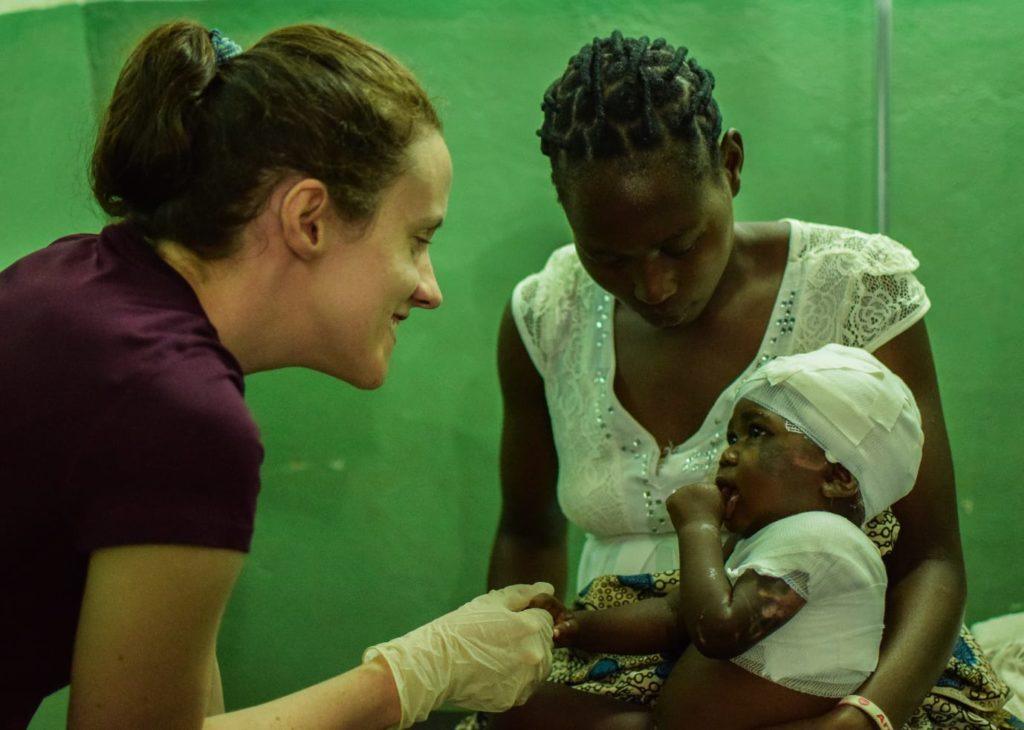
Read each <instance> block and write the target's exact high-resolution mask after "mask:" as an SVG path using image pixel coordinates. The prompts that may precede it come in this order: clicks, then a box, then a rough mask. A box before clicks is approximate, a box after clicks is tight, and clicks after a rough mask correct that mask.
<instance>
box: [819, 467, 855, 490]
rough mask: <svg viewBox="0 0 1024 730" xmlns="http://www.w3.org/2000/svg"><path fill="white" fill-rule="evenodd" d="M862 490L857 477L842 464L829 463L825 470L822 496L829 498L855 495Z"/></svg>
mask: <svg viewBox="0 0 1024 730" xmlns="http://www.w3.org/2000/svg"><path fill="white" fill-rule="evenodd" d="M859 491H860V484H858V483H857V477H855V476H854V475H853V474H851V473H850V472H849V470H848V469H847V468H846V467H845V466H843V465H842V464H832V463H829V465H828V467H827V468H826V470H825V481H824V482H822V485H821V494H822V496H824V497H826V498H828V499H845V498H847V497H853V496H855V495H856V494H857V493H858V492H859Z"/></svg>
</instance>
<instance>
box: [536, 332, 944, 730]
mask: <svg viewBox="0 0 1024 730" xmlns="http://www.w3.org/2000/svg"><path fill="white" fill-rule="evenodd" d="M737 398H738V400H737V403H736V407H735V410H734V411H733V415H732V418H731V420H730V421H729V431H728V444H729V445H728V447H727V448H726V449H725V451H724V452H723V453H722V455H721V458H720V460H719V468H718V473H717V476H716V478H715V482H714V484H694V485H689V486H686V487H683V488H681V489H680V490H678V491H677V492H676V493H675V494H674V495H673V496H672V497H671V498H670V499H669V500H668V501H667V504H666V506H667V508H668V512H669V515H670V516H671V518H672V522H673V524H674V526H675V529H676V532H677V534H678V538H679V554H680V567H679V574H678V579H677V580H676V577H675V576H674V575H672V574H659V575H656V576H650V575H642V576H619V577H617V578H615V580H616V581H618V583H619V585H627V586H630V587H631V588H635V589H636V591H637V593H638V594H639V597H641V598H646V597H647V596H652V597H650V598H649V599H648V600H640V601H638V602H636V603H632V604H631V605H616V603H617V602H618V601H617V600H616V599H615V598H614V591H612V592H609V591H608V590H607V585H598V583H599V582H600V581H603V580H605V579H603V578H601V579H598V580H597V581H595V582H594V584H591V585H590V586H588V587H587V589H585V590H584V591H583V593H582V594H581V599H580V600H581V604H582V605H584V606H589V607H593V606H595V605H597V606H612V607H610V608H605V609H604V610H588V611H575V612H570V611H566V610H565V609H564V607H562V606H561V604H560V603H558V602H557V601H555V600H554V599H550V600H548V601H547V602H546V606H545V607H547V608H548V609H549V610H551V611H552V613H553V614H554V615H555V620H556V626H555V633H556V643H557V644H559V645H561V646H565V647H572V651H571V652H570V653H569V655H568V658H567V659H563V661H562V662H561V666H560V667H556V671H555V673H554V675H553V679H554V680H556V681H558V680H561V681H564V682H567V683H569V684H573V685H576V686H577V688H579V689H584V690H590V691H594V689H593V687H588V686H587V684H588V682H590V683H591V684H592V683H593V682H595V681H596V682H600V681H601V680H602V679H604V678H605V677H606V676H607V675H609V674H617V675H619V676H618V679H617V680H616V681H617V685H616V689H614V690H612V691H608V692H604V693H605V694H610V695H612V696H616V697H619V698H621V699H630V700H633V701H640V702H643V701H646V700H651V699H653V695H652V694H651V693H654V692H656V691H657V689H658V686H659V685H660V684H661V680H662V679H664V686H663V687H661V691H660V696H659V697H658V699H657V703H656V707H655V718H656V722H657V726H658V727H659V728H674V727H680V728H681V727H698V728H704V727H708V728H710V727H714V728H723V729H727V728H747V727H763V726H766V725H771V724H775V723H782V722H787V721H792V720H797V719H801V718H807V717H813V716H816V715H819V714H822V713H824V712H827V711H828V709H829V708H830V707H832V706H833V705H834V704H835V703H836V702H837V701H838V700H839V699H840V698H845V699H844V700H843V701H844V702H848V703H856V704H858V706H860V707H861V709H864V710H865V711H866V712H868V714H871V715H872V716H873V717H874V718H875V723H876V724H877V725H878V726H879V727H886V726H887V725H886V723H888V720H887V719H886V718H885V716H884V713H883V712H882V711H881V710H879V709H878V708H877V707H875V706H873V705H871V703H869V702H868V701H866V700H863V699H862V698H858V697H856V696H853V697H848V695H851V693H853V692H855V691H856V689H857V688H858V687H859V686H860V685H861V684H862V683H863V682H864V680H865V679H867V677H868V676H869V675H870V673H871V672H872V671H873V670H874V669H875V666H876V664H877V662H878V650H879V644H880V641H881V637H882V627H883V613H884V606H885V589H886V573H885V567H884V566H883V564H882V560H881V558H880V556H879V552H878V549H877V548H876V547H875V546H874V544H873V543H872V542H871V540H870V539H869V538H868V537H867V536H866V535H865V534H864V533H863V532H862V531H861V526H862V525H864V524H865V523H866V522H867V521H868V520H870V519H871V518H873V517H875V516H876V515H878V514H879V513H881V512H882V511H883V510H885V509H886V508H887V507H888V506H889V505H891V504H892V503H894V502H896V501H898V500H899V499H901V498H902V497H904V496H905V495H906V494H907V493H908V492H909V491H910V490H911V488H912V487H913V484H914V481H915V479H916V477H917V471H918V467H919V464H920V460H921V448H922V444H923V440H924V439H923V434H922V430H921V417H920V413H919V412H918V409H917V406H916V404H915V402H914V398H913V396H912V394H911V393H910V390H909V389H908V388H907V386H906V385H905V384H904V383H903V381H902V380H900V379H899V378H898V377H897V376H896V375H894V374H893V373H892V372H891V371H889V370H888V369H887V368H886V367H885V366H884V365H883V364H882V363H881V362H879V361H878V360H877V359H876V358H874V357H873V356H872V355H870V354H868V353H867V352H865V351H863V350H859V349H854V348H849V347H844V346H841V345H828V346H826V347H823V348H821V349H820V350H817V351H815V352H812V353H807V354H802V355H793V356H788V357H781V358H778V359H776V360H774V361H772V362H770V363H768V364H766V365H765V366H763V367H762V368H760V369H759V370H758V371H756V372H755V373H754V374H753V375H751V376H750V377H749V378H748V379H747V380H746V381H745V382H743V383H742V385H741V386H740V388H739V390H738V394H737ZM723 525H724V527H725V528H726V529H727V530H728V531H729V532H730V533H732V534H733V537H732V538H731V539H729V540H728V541H727V542H726V546H725V548H724V549H723V545H722V541H721V536H720V530H721V528H722V526H723ZM676 582H678V585H676ZM602 591H603V592H604V594H605V595H604V597H603V598H602V597H601V596H595V595H594V594H595V593H600V592H602ZM645 594H646V595H645ZM581 650H582V651H581ZM586 652H602V653H615V654H632V655H635V654H656V653H660V654H662V655H664V658H665V661H664V662H663V663H662V665H661V666H659V667H655V668H654V671H653V672H652V673H650V674H648V675H644V674H643V673H642V672H633V671H631V667H630V666H629V664H628V657H615V658H612V657H598V659H597V660H596V661H594V655H588V654H587V653H586ZM676 657H678V659H676ZM574 663H575V664H574ZM574 666H575V668H576V669H579V668H580V667H581V666H583V667H585V668H586V672H585V675H583V676H579V673H578V672H577V676H576V680H575V681H574V680H573V671H574V669H573V668H574ZM666 677H667V678H666ZM596 691H601V690H596ZM648 691H650V693H649V692H648ZM645 693H646V696H645Z"/></svg>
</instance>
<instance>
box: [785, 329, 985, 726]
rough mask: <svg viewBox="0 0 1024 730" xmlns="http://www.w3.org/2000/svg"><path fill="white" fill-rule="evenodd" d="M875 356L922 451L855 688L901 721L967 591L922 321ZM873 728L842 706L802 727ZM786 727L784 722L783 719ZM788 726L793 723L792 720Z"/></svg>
mask: <svg viewBox="0 0 1024 730" xmlns="http://www.w3.org/2000/svg"><path fill="white" fill-rule="evenodd" d="M875 356H876V357H878V359H879V360H881V361H882V362H884V363H885V364H886V365H888V366H889V368H890V369H891V370H892V371H893V372H894V373H896V374H897V375H899V376H900V377H901V378H903V380H904V381H905V382H906V384H907V385H908V386H909V387H910V390H911V391H912V392H913V393H914V397H915V398H916V399H917V405H918V408H919V409H920V410H921V419H922V424H923V426H924V455H923V457H922V460H921V470H920V472H919V473H918V477H917V483H916V484H915V485H914V489H913V491H911V492H910V494H909V495H907V496H906V497H904V498H903V499H902V500H900V501H899V502H897V503H896V505H895V507H894V511H895V513H896V516H897V517H898V518H899V521H900V525H901V530H900V537H899V542H898V543H897V544H896V548H895V549H894V550H893V552H892V554H891V555H890V556H889V558H888V559H887V561H886V567H887V568H888V572H889V591H888V594H887V601H886V609H885V610H886V613H885V623H886V630H885V636H884V637H883V640H882V651H881V656H880V657H879V661H878V668H877V669H876V670H875V672H874V674H872V675H871V677H870V678H869V679H868V681H867V682H866V683H865V684H864V685H863V686H862V687H861V688H860V690H859V693H860V694H862V695H864V696H865V697H867V698H869V699H871V700H873V701H874V702H875V704H877V705H878V706H879V707H881V708H882V709H883V710H884V711H885V712H886V713H887V714H888V715H889V718H890V719H891V720H892V723H893V725H894V726H896V727H902V726H903V724H904V723H905V722H906V721H907V720H908V719H909V718H910V716H911V715H912V714H913V713H914V711H915V710H916V709H917V708H918V706H920V704H921V702H922V701H923V699H924V697H925V695H927V694H928V692H929V690H931V688H932V686H933V685H934V684H935V681H936V680H937V679H938V678H939V675H941V674H942V671H943V668H944V667H945V666H946V662H947V660H948V659H949V656H950V654H951V653H952V649H953V645H954V643H955V642H956V638H957V636H958V634H959V631H960V625H961V622H962V621H963V612H964V603H965V601H966V597H967V581H966V577H965V573H964V562H963V552H962V549H961V545H960V531H959V527H958V524H957V502H956V487H955V484H954V481H953V462H952V458H951V456H950V451H949V439H948V437H947V435H946V424H945V421H944V420H943V416H942V404H941V402H940V399H939V386H938V382H937V379H936V376H935V365H934V362H933V359H932V350H931V344H930V343H929V341H928V332H927V329H926V328H925V324H924V322H923V321H921V322H918V323H917V324H915V325H914V326H912V327H911V328H910V329H908V330H907V331H906V332H904V333H903V334H901V335H899V336H898V337H896V338H895V339H893V340H891V341H889V342H887V343H886V344H885V345H883V346H882V347H880V348H878V350H876V351H875ZM812 726H813V727H815V728H828V729H831V728H835V729H836V730H838V729H839V728H865V730H866V729H867V728H873V727H874V725H873V724H872V723H871V722H870V720H869V719H868V718H867V716H866V715H864V714H863V713H861V712H860V711H859V710H857V709H854V708H850V707H843V708H841V709H836V710H834V711H833V712H831V713H830V714H829V715H828V716H827V719H826V718H818V719H815V720H814V722H813V724H812V725H808V727H812ZM785 727H786V728H787V729H788V728H790V726H789V725H787V726H785ZM792 727H793V729H794V730H795V728H796V727H800V726H799V725H793V726H792Z"/></svg>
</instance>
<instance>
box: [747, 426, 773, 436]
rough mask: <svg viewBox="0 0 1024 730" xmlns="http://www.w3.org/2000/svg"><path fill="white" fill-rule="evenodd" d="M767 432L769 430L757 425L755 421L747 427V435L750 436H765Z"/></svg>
mask: <svg viewBox="0 0 1024 730" xmlns="http://www.w3.org/2000/svg"><path fill="white" fill-rule="evenodd" d="M768 433H769V431H768V429H767V428H765V427H764V426H759V425H757V424H756V423H752V424H750V426H749V427H748V429H747V435H749V436H750V438H757V437H758V436H765V435H767V434H768Z"/></svg>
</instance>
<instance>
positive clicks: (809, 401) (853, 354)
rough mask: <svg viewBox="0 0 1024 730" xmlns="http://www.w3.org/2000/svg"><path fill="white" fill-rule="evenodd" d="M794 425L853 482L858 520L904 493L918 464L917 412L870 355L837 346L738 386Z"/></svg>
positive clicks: (781, 362)
mask: <svg viewBox="0 0 1024 730" xmlns="http://www.w3.org/2000/svg"><path fill="white" fill-rule="evenodd" d="M736 398H737V400H738V399H740V398H747V399H749V400H752V401H754V402H755V403H757V404H758V405H761V406H763V407H764V408H767V409H768V410H769V411H771V412H772V413H775V414H777V415H779V416H781V417H782V418H784V419H785V420H786V421H789V422H790V423H792V424H793V425H794V426H796V427H797V428H798V429H799V430H800V432H802V433H804V434H806V435H807V436H808V437H809V438H810V439H811V440H812V441H814V442H815V443H816V444H818V445H819V446H820V447H821V448H822V449H824V451H825V457H826V458H827V459H828V460H829V461H831V462H833V463H838V464H842V465H843V466H844V467H846V468H847V469H848V470H849V471H850V473H851V474H853V476H855V477H857V481H858V483H859V484H860V492H861V498H862V499H863V500H864V521H865V522H867V521H868V520H870V519H872V518H873V517H875V516H876V515H878V514H879V513H880V512H882V511H883V510H884V509H886V508H887V507H888V506H889V505H891V504H893V503H894V502H896V501H898V500H900V499H902V498H903V497H904V496H906V495H907V494H908V493H909V492H910V490H911V488H913V486H914V481H915V480H916V479H917V470H918V468H919V467H920V465H921V447H922V445H923V444H924V433H923V432H922V431H921V414H920V412H919V411H918V410H917V404H916V403H915V402H914V396H913V395H912V394H911V392H910V389H909V388H907V386H906V384H905V383H904V382H903V381H902V380H900V378H899V377H898V376H896V375H895V374H894V373H893V372H892V371H891V370H889V369H888V368H887V367H885V365H883V364H882V363H881V362H879V361H878V359H877V358H875V357H874V356H873V355H871V354H870V353H868V352H866V351H864V350H861V349H858V348H855V347H845V346H843V345H834V344H833V345H825V346H824V347H822V348H821V349H820V350H815V351H814V352H808V353H805V354H801V355H789V356H786V357H780V358H777V359H775V360H773V361H771V362H769V363H767V364H766V365H764V366H763V367H762V368H760V369H759V370H757V371H756V372H754V373H753V374H752V375H751V376H750V377H749V378H747V379H746V380H745V381H744V382H743V383H741V384H740V387H739V390H738V391H737V394H736Z"/></svg>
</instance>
